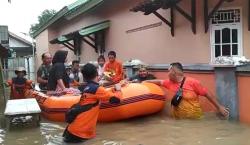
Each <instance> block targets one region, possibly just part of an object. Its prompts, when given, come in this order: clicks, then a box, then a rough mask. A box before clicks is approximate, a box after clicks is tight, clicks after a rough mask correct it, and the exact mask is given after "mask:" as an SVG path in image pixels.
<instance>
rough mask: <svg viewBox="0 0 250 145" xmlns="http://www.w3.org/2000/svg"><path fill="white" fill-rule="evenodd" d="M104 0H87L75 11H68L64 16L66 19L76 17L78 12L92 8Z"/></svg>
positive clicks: (81, 12)
mask: <svg viewBox="0 0 250 145" xmlns="http://www.w3.org/2000/svg"><path fill="white" fill-rule="evenodd" d="M103 1H104V0H90V1H88V2H86V3H85V4H83V5H82V6H80V7H79V8H77V9H76V11H74V12H70V11H69V12H68V14H66V16H65V18H66V19H67V20H71V19H73V18H75V17H77V16H78V15H80V14H83V13H85V12H87V11H89V10H91V9H92V8H95V7H97V6H98V5H100V4H101V3H102V2H103Z"/></svg>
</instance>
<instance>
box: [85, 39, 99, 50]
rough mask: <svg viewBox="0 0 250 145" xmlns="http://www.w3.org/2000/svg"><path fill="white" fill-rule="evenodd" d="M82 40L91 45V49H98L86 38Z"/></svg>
mask: <svg viewBox="0 0 250 145" xmlns="http://www.w3.org/2000/svg"><path fill="white" fill-rule="evenodd" d="M82 40H83V41H84V42H86V43H87V44H88V45H90V46H91V47H93V48H94V49H96V46H95V45H94V44H92V43H91V42H89V41H88V40H87V39H85V38H84V37H83V38H82Z"/></svg>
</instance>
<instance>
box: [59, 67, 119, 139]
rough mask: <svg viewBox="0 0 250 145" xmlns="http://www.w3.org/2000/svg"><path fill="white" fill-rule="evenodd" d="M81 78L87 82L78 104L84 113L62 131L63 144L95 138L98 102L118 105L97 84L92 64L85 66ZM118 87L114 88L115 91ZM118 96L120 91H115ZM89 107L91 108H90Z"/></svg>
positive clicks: (95, 70)
mask: <svg viewBox="0 0 250 145" xmlns="http://www.w3.org/2000/svg"><path fill="white" fill-rule="evenodd" d="M82 74H83V77H84V79H85V81H86V82H87V86H86V87H85V89H84V91H83V94H82V96H81V99H80V101H79V104H80V105H81V108H84V107H85V108H86V109H84V110H85V111H83V112H80V113H79V114H78V115H77V116H76V118H75V119H73V121H72V122H71V123H69V125H68V126H67V128H66V129H65V131H64V134H63V137H64V141H65V142H74V143H76V142H82V141H86V140H88V139H91V138H94V137H95V136H96V122H97V118H98V114H99V111H100V109H99V101H109V102H110V103H119V102H120V99H119V98H117V97H115V96H116V95H115V94H114V93H112V92H109V91H106V90H105V88H104V87H102V86H99V85H98V83H97V76H98V73H97V69H96V67H95V66H94V65H93V64H90V63H88V64H86V65H84V66H83V70H82ZM118 88H119V89H120V87H119V86H118V87H116V89H118ZM116 91H117V92H115V93H117V94H118V95H119V92H120V90H116ZM90 106H91V107H90Z"/></svg>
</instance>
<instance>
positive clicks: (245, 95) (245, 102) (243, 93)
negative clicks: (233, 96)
mask: <svg viewBox="0 0 250 145" xmlns="http://www.w3.org/2000/svg"><path fill="white" fill-rule="evenodd" d="M237 79H238V93H239V107H240V108H239V113H240V121H242V122H245V123H250V115H249V110H250V105H249V103H250V91H249V82H250V76H249V75H241V74H239V75H238V77H237Z"/></svg>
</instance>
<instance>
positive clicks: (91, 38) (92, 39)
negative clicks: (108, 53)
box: [86, 35, 95, 42]
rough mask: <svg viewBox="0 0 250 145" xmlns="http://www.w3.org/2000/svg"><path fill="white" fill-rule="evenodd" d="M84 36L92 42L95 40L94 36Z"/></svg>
mask: <svg viewBox="0 0 250 145" xmlns="http://www.w3.org/2000/svg"><path fill="white" fill-rule="evenodd" d="M86 37H88V38H89V39H90V40H91V41H92V42H95V38H93V37H91V36H90V35H87V36H86Z"/></svg>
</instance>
